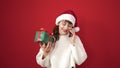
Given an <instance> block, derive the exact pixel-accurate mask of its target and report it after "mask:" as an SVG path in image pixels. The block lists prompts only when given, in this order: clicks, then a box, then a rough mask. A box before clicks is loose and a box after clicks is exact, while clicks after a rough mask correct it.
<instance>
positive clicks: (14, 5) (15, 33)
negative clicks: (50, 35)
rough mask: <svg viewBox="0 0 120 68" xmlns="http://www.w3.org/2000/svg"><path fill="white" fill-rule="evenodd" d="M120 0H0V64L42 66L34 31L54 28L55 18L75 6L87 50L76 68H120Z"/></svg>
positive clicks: (1, 66) (4, 66)
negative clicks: (86, 57) (84, 60)
mask: <svg viewBox="0 0 120 68" xmlns="http://www.w3.org/2000/svg"><path fill="white" fill-rule="evenodd" d="M119 4H120V1H119V0H73V1H70V0H2V1H0V9H1V10H0V16H1V18H0V31H1V32H0V68H40V66H39V65H37V63H36V60H35V57H36V54H37V52H38V50H39V45H38V44H36V43H34V35H35V31H36V30H39V29H40V28H41V27H43V28H45V29H46V30H48V32H52V29H53V27H54V26H55V18H56V17H57V16H58V15H59V14H60V13H61V12H63V11H66V10H69V9H72V10H73V11H74V12H75V13H76V15H77V17H78V23H79V24H78V26H80V28H81V30H80V32H79V33H77V34H78V35H79V36H80V37H81V40H82V42H83V44H84V47H85V49H86V52H87V54H88V59H87V61H86V62H85V63H84V64H82V65H81V66H77V68H79V67H81V68H120V65H119V64H120V53H119V51H120V36H119V35H120V30H119V29H120V5H119Z"/></svg>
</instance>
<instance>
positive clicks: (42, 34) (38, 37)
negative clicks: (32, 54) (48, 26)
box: [34, 31, 55, 44]
mask: <svg viewBox="0 0 120 68" xmlns="http://www.w3.org/2000/svg"><path fill="white" fill-rule="evenodd" d="M48 41H50V42H51V43H53V42H54V41H55V40H54V37H53V36H52V35H50V34H48V32H46V31H36V34H35V39H34V42H42V43H45V44H47V43H48Z"/></svg>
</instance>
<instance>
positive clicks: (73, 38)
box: [69, 28, 75, 45]
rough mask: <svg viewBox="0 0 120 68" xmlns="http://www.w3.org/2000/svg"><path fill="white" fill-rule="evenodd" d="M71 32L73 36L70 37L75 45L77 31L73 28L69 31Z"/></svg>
mask: <svg viewBox="0 0 120 68" xmlns="http://www.w3.org/2000/svg"><path fill="white" fill-rule="evenodd" d="M69 32H70V33H71V34H72V36H71V37H70V41H71V43H72V44H73V45H74V43H75V30H74V29H73V28H72V29H70V30H69Z"/></svg>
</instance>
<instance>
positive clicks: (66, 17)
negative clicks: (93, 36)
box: [56, 10, 80, 32]
mask: <svg viewBox="0 0 120 68" xmlns="http://www.w3.org/2000/svg"><path fill="white" fill-rule="evenodd" d="M62 20H68V21H70V22H71V23H72V24H73V26H75V27H74V30H75V32H78V31H79V30H80V28H79V27H77V17H76V15H75V14H74V12H73V11H71V10H68V11H65V12H63V13H62V14H61V15H59V16H58V17H57V18H56V25H58V23H59V22H60V21H62Z"/></svg>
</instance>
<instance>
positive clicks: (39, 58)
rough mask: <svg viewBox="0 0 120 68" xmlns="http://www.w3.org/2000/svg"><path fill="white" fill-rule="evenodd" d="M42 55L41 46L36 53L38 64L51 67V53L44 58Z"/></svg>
mask: <svg viewBox="0 0 120 68" xmlns="http://www.w3.org/2000/svg"><path fill="white" fill-rule="evenodd" d="M42 56H43V50H42V49H41V48H40V50H39V52H38V54H37V55H36V61H37V64H39V65H41V66H42V67H49V66H50V61H49V59H50V57H49V54H48V55H47V56H46V57H45V58H44V59H42Z"/></svg>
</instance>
